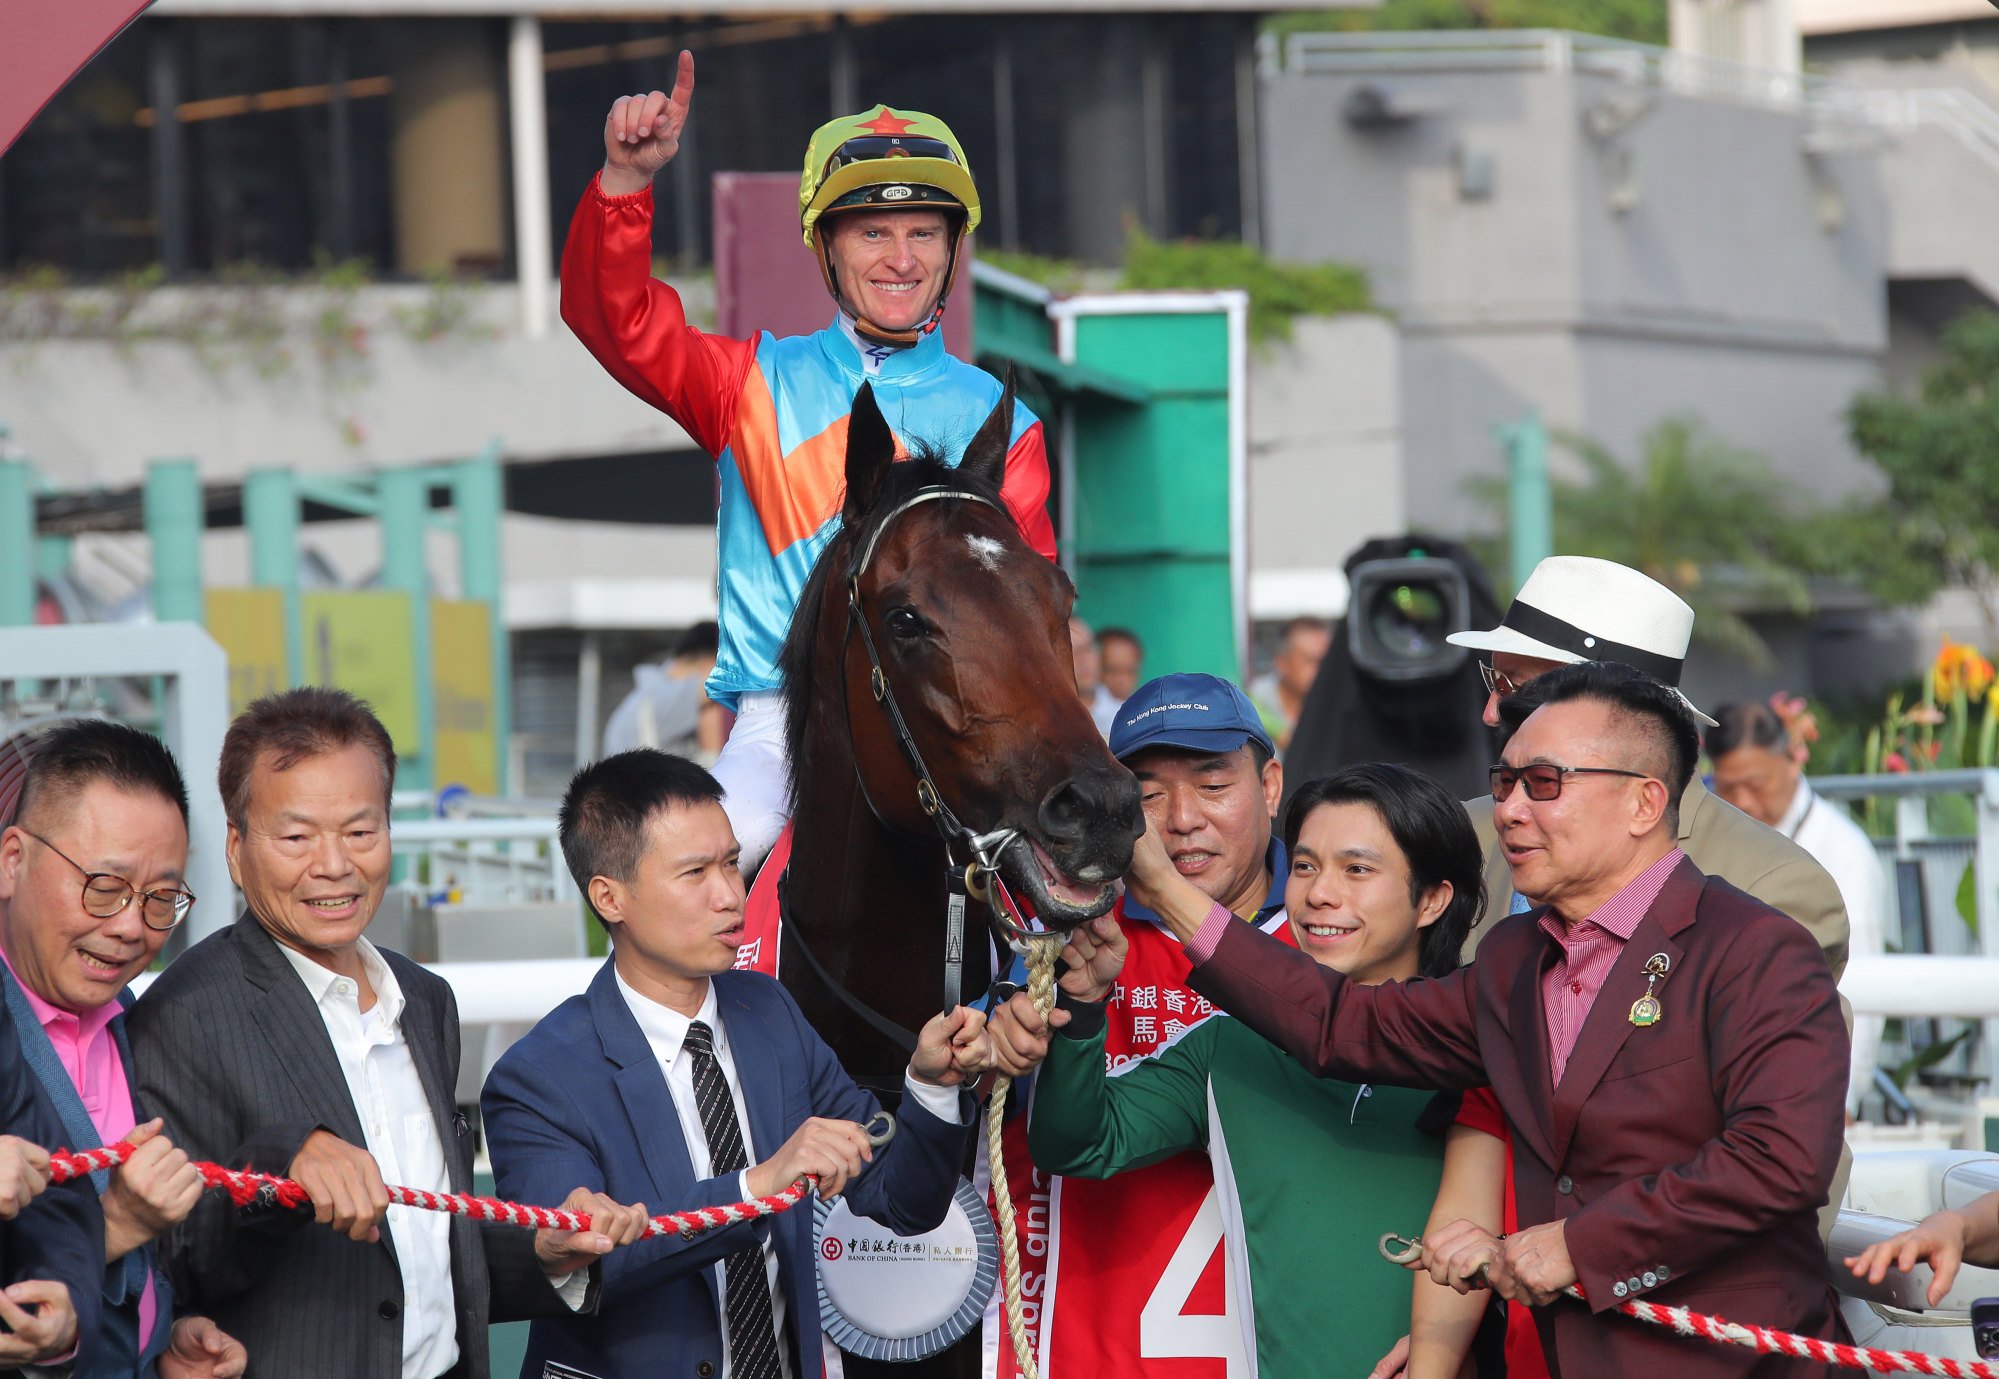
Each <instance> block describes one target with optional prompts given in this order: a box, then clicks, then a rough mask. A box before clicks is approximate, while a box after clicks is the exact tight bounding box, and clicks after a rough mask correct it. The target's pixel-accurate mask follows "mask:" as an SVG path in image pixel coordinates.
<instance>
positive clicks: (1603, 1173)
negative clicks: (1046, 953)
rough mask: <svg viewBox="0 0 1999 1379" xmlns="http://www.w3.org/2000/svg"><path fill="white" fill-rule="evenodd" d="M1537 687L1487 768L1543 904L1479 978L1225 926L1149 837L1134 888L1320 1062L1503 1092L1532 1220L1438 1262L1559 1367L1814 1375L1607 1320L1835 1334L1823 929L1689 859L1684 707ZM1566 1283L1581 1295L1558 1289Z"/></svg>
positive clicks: (1519, 872)
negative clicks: (1531, 1314)
mask: <svg viewBox="0 0 1999 1379" xmlns="http://www.w3.org/2000/svg"><path fill="white" fill-rule="evenodd" d="M1535 689H1536V690H1537V691H1543V692H1542V693H1540V694H1539V696H1538V697H1539V699H1540V706H1539V707H1538V708H1536V709H1534V710H1533V711H1532V713H1531V714H1530V715H1529V716H1528V717H1527V719H1526V721H1525V722H1524V723H1522V724H1521V725H1520V726H1519V729H1518V731H1517V732H1516V733H1515V734H1514V736H1513V738H1512V740H1511V741H1510V742H1509V743H1508V744H1507V747H1506V752H1505V762H1504V764H1503V765H1500V766H1495V767H1494V768H1493V771H1492V785H1493V797H1494V800H1495V804H1494V809H1493V814H1494V821H1495V823H1496V825H1497V828H1498V832H1499V836H1500V839H1501V843H1502V845H1503V846H1504V848H1505V850H1506V856H1507V861H1508V863H1509V864H1510V865H1511V867H1512V869H1513V876H1514V883H1515V886H1516V888H1517V889H1518V890H1519V891H1520V892H1521V893H1522V894H1526V895H1533V896H1541V897H1544V898H1545V903H1544V905H1543V906H1542V907H1541V908H1538V909H1535V910H1530V911H1528V912H1527V913H1525V914H1520V915H1515V916H1513V917H1512V918H1510V919H1508V920H1506V921H1504V922H1503V923H1502V924H1500V925H1499V926H1498V928H1496V929H1495V930H1494V931H1493V932H1492V934H1491V935H1490V936H1489V937H1487V939H1486V940H1485V942H1484V944H1482V945H1481V947H1480V949H1479V955H1478V961H1477V962H1476V963H1474V964H1473V965H1471V966H1469V967H1464V968H1460V969H1459V970H1458V971H1456V972H1454V973H1452V974H1451V975H1450V976H1448V977H1445V978H1442V979H1440V980H1434V981H1412V982H1406V983H1398V982H1390V983H1387V984H1385V985H1381V986H1374V987H1365V986H1354V985H1351V984H1350V983H1348V982H1347V981H1346V980H1345V979H1344V978H1342V977H1341V976H1340V974H1339V973H1338V972H1336V971H1334V970H1332V969H1331V968H1327V967H1323V966H1321V965H1320V964H1318V963H1316V962H1314V961H1313V960H1312V959H1311V958H1310V957H1308V956H1306V955H1305V954H1303V953H1300V952H1297V951H1296V950H1294V949H1290V948H1287V947H1285V946H1284V945H1282V944H1279V943H1277V942H1275V941H1274V940H1272V939H1270V938H1269V937H1268V936H1267V935H1264V934H1260V933H1257V932H1255V931H1254V930H1253V929H1252V927H1251V926H1249V925H1244V924H1231V923H1228V922H1227V921H1228V916H1227V914H1226V912H1219V913H1218V912H1217V911H1216V910H1215V908H1214V906H1213V904H1212V902H1211V901H1209V900H1208V898H1207V897H1206V896H1203V895H1201V894H1200V893H1199V892H1198V891H1195V890H1194V889H1193V888H1192V887H1191V886H1188V885H1187V884H1186V883H1185V881H1184V880H1183V879H1182V878H1180V877H1179V876H1178V875H1177V873H1175V872H1174V870H1173V868H1172V867H1171V865H1170V864H1166V863H1164V861H1163V857H1162V856H1161V855H1160V849H1159V846H1158V842H1157V839H1156V838H1155V837H1154V836H1152V835H1150V834H1148V835H1147V836H1146V838H1144V839H1143V840H1141V842H1140V844H1139V853H1140V855H1139V857H1137V858H1136V859H1134V862H1133V876H1132V878H1131V880H1130V885H1131V889H1132V891H1133V892H1134V893H1135V894H1136V895H1137V896H1138V897H1139V899H1141V900H1142V901H1143V902H1144V903H1146V904H1147V905H1149V906H1151V907H1152V908H1153V909H1154V910H1156V911H1157V912H1158V914H1159V915H1160V917H1161V918H1162V920H1164V921H1165V923H1166V924H1167V926H1168V927H1169V928H1170V929H1172V930H1173V932H1174V933H1175V934H1176V935H1178V936H1179V937H1180V939H1181V941H1182V942H1183V943H1184V944H1185V946H1186V949H1187V953H1188V956H1189V957H1191V958H1192V959H1193V960H1194V964H1195V966H1194V974H1193V978H1192V985H1193V987H1194V989H1195V990H1197V991H1199V992H1201V993H1202V994H1203V995H1205V996H1207V997H1208V998H1209V999H1211V1000H1212V1001H1214V1002H1215V1004H1216V1005H1218V1006H1220V1007H1221V1008H1223V1009H1224V1010H1227V1011H1228V1012H1230V1013H1231V1014H1232V1015H1234V1016H1236V1017H1237V1018H1239V1019H1241V1020H1243V1021H1244V1023H1246V1024H1248V1025H1250V1026H1251V1027H1252V1028H1254V1029H1256V1030H1257V1031H1259V1032H1260V1033H1262V1034H1263V1035H1264V1036H1265V1037H1266V1038H1269V1039H1270V1040H1272V1041H1273V1042H1275V1043H1277V1044H1279V1045H1281V1046H1282V1047H1284V1048H1286V1049H1287V1050H1289V1051H1290V1052H1291V1054H1292V1055H1293V1056H1294V1057H1296V1058H1297V1059H1298V1060H1299V1061H1300V1062H1302V1063H1303V1064H1304V1065H1305V1066H1307V1067H1309V1068H1311V1069H1313V1070H1314V1071H1317V1072H1320V1073H1322V1074H1326V1075H1331V1076H1338V1077H1342V1078H1348V1079H1351V1080H1355V1081H1358V1080H1362V1079H1368V1080H1373V1081H1378V1082H1386V1083H1394V1084H1398V1085H1406V1086H1430V1087H1478V1086H1484V1085H1488V1084H1489V1085H1490V1086H1491V1087H1492V1088H1493V1089H1494V1091H1495V1092H1496V1093H1497V1095H1498V1098H1499V1102H1500V1105H1501V1107H1502V1108H1503V1109H1504V1111H1505V1113H1506V1117H1507V1120H1508V1122H1509V1124H1510V1126H1511V1129H1512V1134H1513V1145H1514V1174H1515V1184H1516V1190H1517V1194H1518V1200H1519V1215H1520V1220H1521V1222H1522V1223H1523V1229H1521V1230H1519V1231H1517V1232H1516V1233H1514V1234H1513V1235H1511V1236H1508V1237H1507V1238H1506V1239H1505V1240H1503V1241H1501V1240H1497V1239H1494V1238H1493V1237H1492V1236H1490V1235H1487V1234H1485V1233H1484V1232H1483V1231H1480V1230H1478V1229H1477V1228H1475V1227H1473V1226H1471V1225H1470V1224H1469V1223H1458V1224H1457V1225H1454V1226H1452V1227H1450V1228H1448V1229H1447V1230H1446V1231H1444V1232H1441V1233H1439V1234H1438V1236H1437V1237H1435V1238H1434V1239H1433V1240H1432V1241H1431V1242H1430V1246H1429V1248H1428V1249H1426V1251H1425V1259H1424V1263H1425V1265H1426V1267H1428V1268H1429V1269H1430V1270H1431V1273H1432V1274H1433V1276H1435V1277H1436V1278H1437V1279H1438V1280H1439V1281H1440V1282H1447V1283H1448V1282H1456V1283H1457V1284H1459V1286H1461V1287H1468V1286H1471V1283H1470V1281H1471V1279H1472V1278H1473V1276H1474V1275H1475V1274H1476V1273H1477V1272H1478V1271H1479V1269H1481V1268H1483V1269H1484V1270H1485V1271H1486V1276H1487V1277H1488V1278H1489V1279H1490V1280H1491V1283H1492V1286H1493V1287H1494V1288H1496V1289H1497V1290H1498V1291H1499V1293H1500V1294H1502V1295H1503V1296H1505V1297H1507V1298H1510V1299H1516V1300H1519V1301H1523V1302H1528V1303H1532V1304H1535V1305H1536V1321H1537V1323H1538V1325H1539V1327H1540V1332H1541V1339H1542V1343H1543V1346H1544V1348H1545V1349H1546V1351H1547V1355H1548V1358H1549V1361H1550V1366H1551V1368H1552V1369H1553V1370H1554V1372H1555V1373H1556V1374H1557V1375H1559V1376H1567V1379H1596V1377H1597V1376H1607V1375H1618V1376H1627V1377H1629V1376H1649V1375H1657V1376H1673V1379H1681V1377H1682V1376H1685V1377H1686V1379H1700V1377H1701V1376H1708V1375H1714V1376H1721V1375H1728V1376H1740V1375H1745V1374H1753V1375H1756V1376H1759V1377H1760V1376H1773V1377H1774V1376H1793V1375H1804V1374H1817V1373H1819V1372H1820V1370H1819V1369H1818V1368H1817V1367H1814V1366H1809V1365H1806V1364H1805V1363H1804V1362H1802V1361H1797V1360H1788V1359H1779V1358H1764V1359H1756V1358H1755V1357H1753V1356H1751V1355H1750V1354H1748V1353H1747V1352H1744V1351H1741V1350H1737V1349H1734V1348H1723V1347H1718V1346H1716V1345H1714V1344H1713V1343H1711V1342H1706V1341H1700V1340H1694V1339H1688V1338H1681V1337H1678V1336H1676V1335H1674V1334H1673V1332H1672V1331H1671V1330H1669V1329H1664V1328H1658V1327H1652V1326H1647V1325H1644V1324H1642V1323H1640V1322H1637V1321H1634V1320H1632V1319H1630V1318H1625V1317H1619V1316H1616V1315H1613V1314H1612V1313H1611V1309H1613V1308H1615V1307H1616V1306H1617V1305H1618V1304H1619V1303H1621V1302H1623V1301H1625V1300H1626V1299H1627V1298H1634V1297H1645V1298H1648V1299H1650V1300H1651V1301H1654V1302H1657V1303H1660V1304H1662V1305H1683V1306H1688V1307H1692V1308H1695V1309H1697V1310H1700V1311H1705V1312H1716V1313H1720V1314H1721V1315H1723V1316H1726V1317H1728V1318H1730V1319H1732V1320H1740V1321H1746V1322H1756V1323H1760V1324H1762V1325H1765V1326H1774V1327H1780V1328H1783V1329H1786V1330H1791V1331H1800V1332H1803V1333H1805V1334H1807V1335H1812V1336H1819V1337H1825V1338H1828V1339H1830V1338H1833V1337H1834V1336H1835V1335H1836V1334H1837V1330H1836V1329H1837V1327H1838V1322H1837V1320H1836V1318H1837V1311H1836V1307H1835V1301H1834V1297H1833V1293H1832V1290H1831V1287H1830V1285H1829V1283H1828V1281H1827V1277H1826V1266H1825V1261H1824V1257H1823V1255H1822V1254H1821V1252H1820V1247H1819V1237H1818V1230H1817V1227H1816V1224H1815V1216H1816V1213H1817V1211H1818V1209H1819V1207H1820V1205H1821V1204H1822V1203H1823V1202H1824V1201H1825V1199H1826V1190H1827V1187H1828V1185H1829V1184H1830V1183H1831V1181H1832V1175H1833V1169H1834V1167H1835V1165H1836V1164H1837V1163H1838V1161H1839V1148H1840V1140H1841V1134H1842V1128H1843V1122H1844V1109H1845V1086H1846V1061H1847V1040H1846V1029H1845V1026H1844V1024H1843V1022H1842V1021H1841V1019H1840V1011H1839V998H1838V995H1837V993H1836V992H1835V990H1834V987H1833V981H1832V975H1831V973H1830V972H1829V971H1828V970H1827V968H1826V964H1825V959H1824V958H1823V957H1822V956H1821V955H1820V953H1819V951H1818V948H1817V947H1816V946H1815V944H1814V943H1813V941H1812V937H1811V935H1810V934H1808V933H1807V932H1806V931H1805V930H1804V929H1802V928H1800V927H1799V926H1798V925H1797V924H1796V923H1795V922H1793V921H1792V920H1790V919H1788V918H1786V917H1785V916H1783V915H1782V914H1779V913H1778V912H1777V911H1775V910H1772V909H1770V908H1769V907H1768V906H1766V905H1764V904H1762V903H1761V902H1759V901H1757V900H1754V899H1752V898H1751V897H1749V896H1747V895H1745V894H1743V893H1742V892H1741V891H1738V890H1736V889H1735V888H1734V887H1733V886H1730V885H1729V884H1728V883H1726V882H1724V881H1721V880H1718V879H1713V878H1710V877H1707V876H1705V875H1703V874H1702V873H1701V872H1700V870H1699V869H1698V868H1696V867H1695V866H1694V865H1693V863H1691V862H1689V861H1687V860H1686V858H1685V857H1684V856H1683V855H1682V854H1681V852H1680V850H1679V848H1678V847H1677V845H1676V841H1675V840H1676V834H1677V829H1676V821H1675V819H1674V817H1673V811H1674V809H1675V807H1676V805H1677V802H1678V800H1679V798H1680V794H1681V792H1682V791H1683V790H1684V789H1685V788H1686V785H1687V781H1688V779H1689V778H1690V777H1691V775H1692V773H1693V768H1694V761H1695V757H1696V753H1697V750H1698V748H1697V740H1696V737H1695V733H1694V726H1693V722H1692V720H1691V718H1690V717H1689V716H1688V714H1687V711H1686V708H1685V705H1684V702H1683V701H1682V700H1680V699H1679V698H1678V697H1677V696H1676V695H1675V694H1674V693H1673V692H1672V691H1671V690H1668V689H1666V688H1664V687H1662V686H1660V685H1658V684H1657V683H1656V682H1654V681H1652V680H1649V679H1647V678H1645V677H1644V676H1642V675H1641V674H1639V673H1638V672H1636V671H1634V670H1631V669H1629V668H1628V667H1624V666H1617V665H1610V664H1607V663H1603V662H1585V663H1583V664H1581V665H1576V666H1567V667H1564V668H1562V669H1560V670H1556V671H1551V672H1549V673H1548V674H1547V675H1545V676H1543V677H1542V678H1541V680H1539V681H1537V682H1536V684H1535ZM1085 939H1086V940H1087V935H1086V936H1085ZM1086 956H1087V955H1086ZM1397 1226H1398V1223H1396V1222H1383V1223H1382V1228H1383V1229H1384V1230H1387V1229H1391V1228H1396V1227H1397ZM1403 1228H1404V1229H1406V1227H1403ZM1355 1267H1365V1266H1362V1265H1359V1264H1356V1266H1355ZM1571 1284H1580V1285H1581V1287H1582V1289H1583V1291H1584V1293H1585V1294H1586V1295H1587V1298H1588V1302H1587V1304H1586V1305H1585V1304H1584V1303H1579V1302H1576V1301H1574V1300H1573V1299H1566V1298H1563V1297H1562V1296H1561V1295H1562V1293H1563V1290H1564V1289H1566V1288H1568V1287H1569V1286H1570V1285H1571Z"/></svg>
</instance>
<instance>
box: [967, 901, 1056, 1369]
mask: <svg viewBox="0 0 1999 1379" xmlns="http://www.w3.org/2000/svg"><path fill="white" fill-rule="evenodd" d="M1019 941H1020V942H1022V943H1024V945H1025V946H1026V948H1027V996H1028V999H1029V1000H1031V1001H1033V1002H1034V1009H1035V1011H1036V1012H1037V1013H1038V1014H1040V1015H1041V1017H1042V1018H1043V1019H1046V1018H1047V1016H1048V1012H1049V1011H1051V1010H1053V1009H1054V1008H1055V959H1056V957H1057V956H1058V955H1059V954H1060V953H1061V951H1062V942H1063V936H1062V935H1061V934H1032V935H1028V936H1026V937H1025V938H1023V939H1021V940H1019ZM1012 1086H1013V1079H1012V1078H1011V1077H1008V1076H1006V1075H1004V1074H1002V1075H1001V1076H1000V1077H999V1079H998V1080H997V1081H995V1082H994V1083H993V1096H992V1103H991V1104H990V1105H989V1106H988V1107H987V1108H986V1157H987V1159H988V1160H989V1161H990V1167H991V1169H992V1179H993V1217H994V1219H995V1220H996V1221H997V1222H998V1223H999V1238H1000V1281H1001V1285H1002V1287H1003V1288H1004V1289H1005V1294H1006V1329H1007V1334H1008V1335H1009V1336H1011V1337H1012V1338H1013V1363H1014V1367H1015V1368H1016V1369H1017V1370H1018V1371H1019V1372H1020V1374H1021V1376H1022V1379H1041V1366H1040V1363H1039V1362H1038V1361H1037V1360H1036V1359H1035V1357H1034V1351H1033V1348H1032V1347H1031V1346H1030V1345H1029V1344H1028V1341H1027V1320H1026V1318H1025V1317H1024V1316H1023V1315H1022V1313H1021V1307H1020V1238H1019V1236H1018V1235H1016V1234H1015V1232H1014V1220H1013V1194H1012V1193H1011V1192H1010V1191H1008V1190H1007V1184H1006V1156H1005V1153H1004V1152H1003V1150H1002V1149H1001V1146H1000V1132H1001V1129H1002V1128H1003V1127H1004V1126H1005V1124H1006V1094H1007V1089H1008V1088H1010V1087H1012Z"/></svg>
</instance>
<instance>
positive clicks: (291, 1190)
mask: <svg viewBox="0 0 1999 1379" xmlns="http://www.w3.org/2000/svg"><path fill="white" fill-rule="evenodd" d="M877 1121H879V1122H881V1125H882V1128H881V1129H879V1130H876V1129H875V1128H874V1126H875V1124H876V1122H877ZM894 1136H895V1119H894V1118H893V1117H892V1116H890V1115H889V1114H888V1112H886V1111H877V1112H876V1113H875V1115H874V1116H873V1117H872V1118H871V1119H870V1120H869V1121H868V1143H870V1144H872V1145H874V1146H875V1147H876V1148H877V1149H879V1148H880V1147H881V1146H883V1145H885V1144H887V1143H888V1142H889V1140H891V1139H892V1138H894ZM137 1147H138V1146H136V1145H132V1144H127V1143H125V1142H124V1141H123V1140H120V1141H119V1142H118V1143H117V1144H112V1145H106V1146H105V1147H104V1148H102V1149H80V1150H77V1151H76V1152H74V1153H70V1152H67V1151H62V1150H58V1151H56V1152H54V1153H52V1154H50V1155H49V1177H50V1178H51V1179H52V1180H53V1181H55V1182H58V1183H66V1182H68V1181H70V1180H71V1179H72V1178H81V1177H83V1176H84V1175H85V1174H87V1173H95V1172H96V1171H97V1170H99V1169H104V1168H114V1167H116V1166H117V1165H119V1164H122V1163H124V1162H125V1160H127V1159H129V1158H131V1157H132V1152H133V1150H134V1149H136V1148H137ZM194 1166H195V1168H196V1169H197V1170H199V1171H200V1173H201V1177H202V1181H203V1182H205V1183H207V1184H208V1186H210V1187H219V1188H221V1189H223V1190H224V1191H225V1192H227V1193H228V1194H229V1199H230V1200H231V1201H233V1202H234V1203H235V1204H236V1205H237V1206H239V1207H247V1206H250V1205H252V1204H253V1203H267V1204H271V1205H275V1206H280V1207H306V1206H311V1205H312V1199H311V1198H310V1197H308V1196H307V1195H306V1191H305V1189H304V1188H302V1187H300V1186H299V1185H298V1184H297V1183H295V1182H293V1181H292V1180H291V1179H289V1178H279V1177H276V1176H275V1175H273V1174H269V1173H255V1172H252V1171H250V1170H248V1169H235V1168H224V1167H222V1165H220V1164H211V1163H196V1164H195V1165H194ZM817 1185H818V1179H817V1178H816V1177H814V1176H813V1175H812V1174H809V1173H808V1174H805V1175H804V1176H802V1177H800V1178H799V1179H798V1180H797V1181H795V1182H794V1183H792V1185H791V1186H790V1187H787V1188H785V1189H784V1190H783V1191H781V1192H775V1193H772V1194H771V1195H770V1196H768V1197H752V1198H751V1199H749V1200H748V1201H746V1202H730V1203H728V1204H727V1205H725V1206H716V1207H695V1208H693V1209H692V1210H690V1211H680V1212H674V1213H672V1214H670V1215H667V1216H655V1217H653V1218H652V1220H651V1221H650V1222H648V1223H647V1225H646V1229H645V1235H646V1236H655V1235H677V1236H679V1237H680V1238H681V1239H683V1240H692V1239H693V1238H694V1237H695V1236H697V1235H699V1234H701V1233H702V1232H703V1231H711V1230H716V1229H718V1228H720V1227H722V1226H733V1225H735V1224H736V1223H737V1222H739V1221H754V1220H756V1219H757V1218H758V1217H760V1216H776V1215H777V1214H778V1213H779V1212H782V1211H789V1210H790V1209H791V1208H793V1207H795V1206H797V1205H798V1204H799V1203H800V1202H802V1201H804V1200H805V1198H806V1197H807V1196H808V1195H809V1194H810V1193H811V1191H812V1189H813V1188H814V1187H816V1186H817ZM389 1201H390V1203H391V1204H392V1205H395V1206H400V1207H415V1208H417V1209H418V1210H420V1211H441V1212H448V1213H449V1214H451V1215H452V1216H465V1217H469V1218H471V1219H472V1220H474V1221H496V1222H499V1223H500V1224H502V1225H507V1226H523V1227H527V1228H529V1229H533V1230H557V1231H587V1230H589V1229H590V1228H591V1226H590V1218H589V1217H588V1216H587V1215H582V1214H579V1213H576V1212H568V1211H556V1210H554V1209H553V1208H550V1207H531V1206H528V1205H526V1204H524V1203H521V1202H503V1201H501V1200H500V1199H499V1198H497V1197H474V1196H472V1195H470V1194H469V1193H459V1192H426V1191H424V1190H423V1189H422V1188H414V1187H391V1188H390V1189H389ZM642 1238H644V1237H642Z"/></svg>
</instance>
